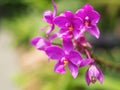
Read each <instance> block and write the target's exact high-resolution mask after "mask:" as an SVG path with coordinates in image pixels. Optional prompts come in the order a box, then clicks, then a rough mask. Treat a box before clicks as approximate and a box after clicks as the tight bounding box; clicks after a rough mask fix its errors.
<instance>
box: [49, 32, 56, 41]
mask: <svg viewBox="0 0 120 90" xmlns="http://www.w3.org/2000/svg"><path fill="white" fill-rule="evenodd" d="M56 37H57V34H56V33H55V34H53V35H51V36H50V38H49V41H50V42H51V41H53V40H54V39H55V38H56Z"/></svg>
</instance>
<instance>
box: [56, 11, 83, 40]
mask: <svg viewBox="0 0 120 90" xmlns="http://www.w3.org/2000/svg"><path fill="white" fill-rule="evenodd" d="M54 23H55V24H56V25H57V26H58V27H60V31H59V33H58V36H59V37H69V36H74V37H75V38H77V37H78V36H79V33H80V28H81V25H82V20H81V19H80V18H79V17H77V16H76V15H75V14H74V13H72V12H71V11H65V12H64V13H63V14H61V15H59V16H57V17H55V19H54Z"/></svg>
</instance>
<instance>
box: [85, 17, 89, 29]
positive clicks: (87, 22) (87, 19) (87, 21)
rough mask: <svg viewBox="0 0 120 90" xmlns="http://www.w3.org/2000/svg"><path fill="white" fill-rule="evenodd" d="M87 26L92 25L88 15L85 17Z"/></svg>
mask: <svg viewBox="0 0 120 90" xmlns="http://www.w3.org/2000/svg"><path fill="white" fill-rule="evenodd" d="M84 24H85V26H86V27H88V26H89V25H90V19H89V17H88V16H86V17H85V23H84Z"/></svg>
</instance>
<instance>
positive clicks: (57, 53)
mask: <svg viewBox="0 0 120 90" xmlns="http://www.w3.org/2000/svg"><path fill="white" fill-rule="evenodd" d="M45 52H46V54H47V55H48V57H49V58H51V59H56V60H60V59H62V57H63V56H64V51H63V49H61V48H60V47H58V46H49V47H48V48H46V50H45Z"/></svg>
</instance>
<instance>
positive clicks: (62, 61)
mask: <svg viewBox="0 0 120 90" xmlns="http://www.w3.org/2000/svg"><path fill="white" fill-rule="evenodd" d="M45 52H46V54H47V55H48V57H49V58H50V59H54V60H57V63H56V65H55V68H54V72H58V73H61V74H63V73H65V72H66V71H65V67H66V66H67V65H68V68H69V70H70V73H71V74H72V76H73V77H74V78H76V77H77V75H78V68H79V67H78V66H79V64H80V63H81V60H82V57H81V56H80V54H79V52H77V51H76V50H73V44H72V42H71V41H70V40H65V39H64V40H63V49H62V48H60V47H58V46H50V47H48V48H47V49H46V51H45Z"/></svg>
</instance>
